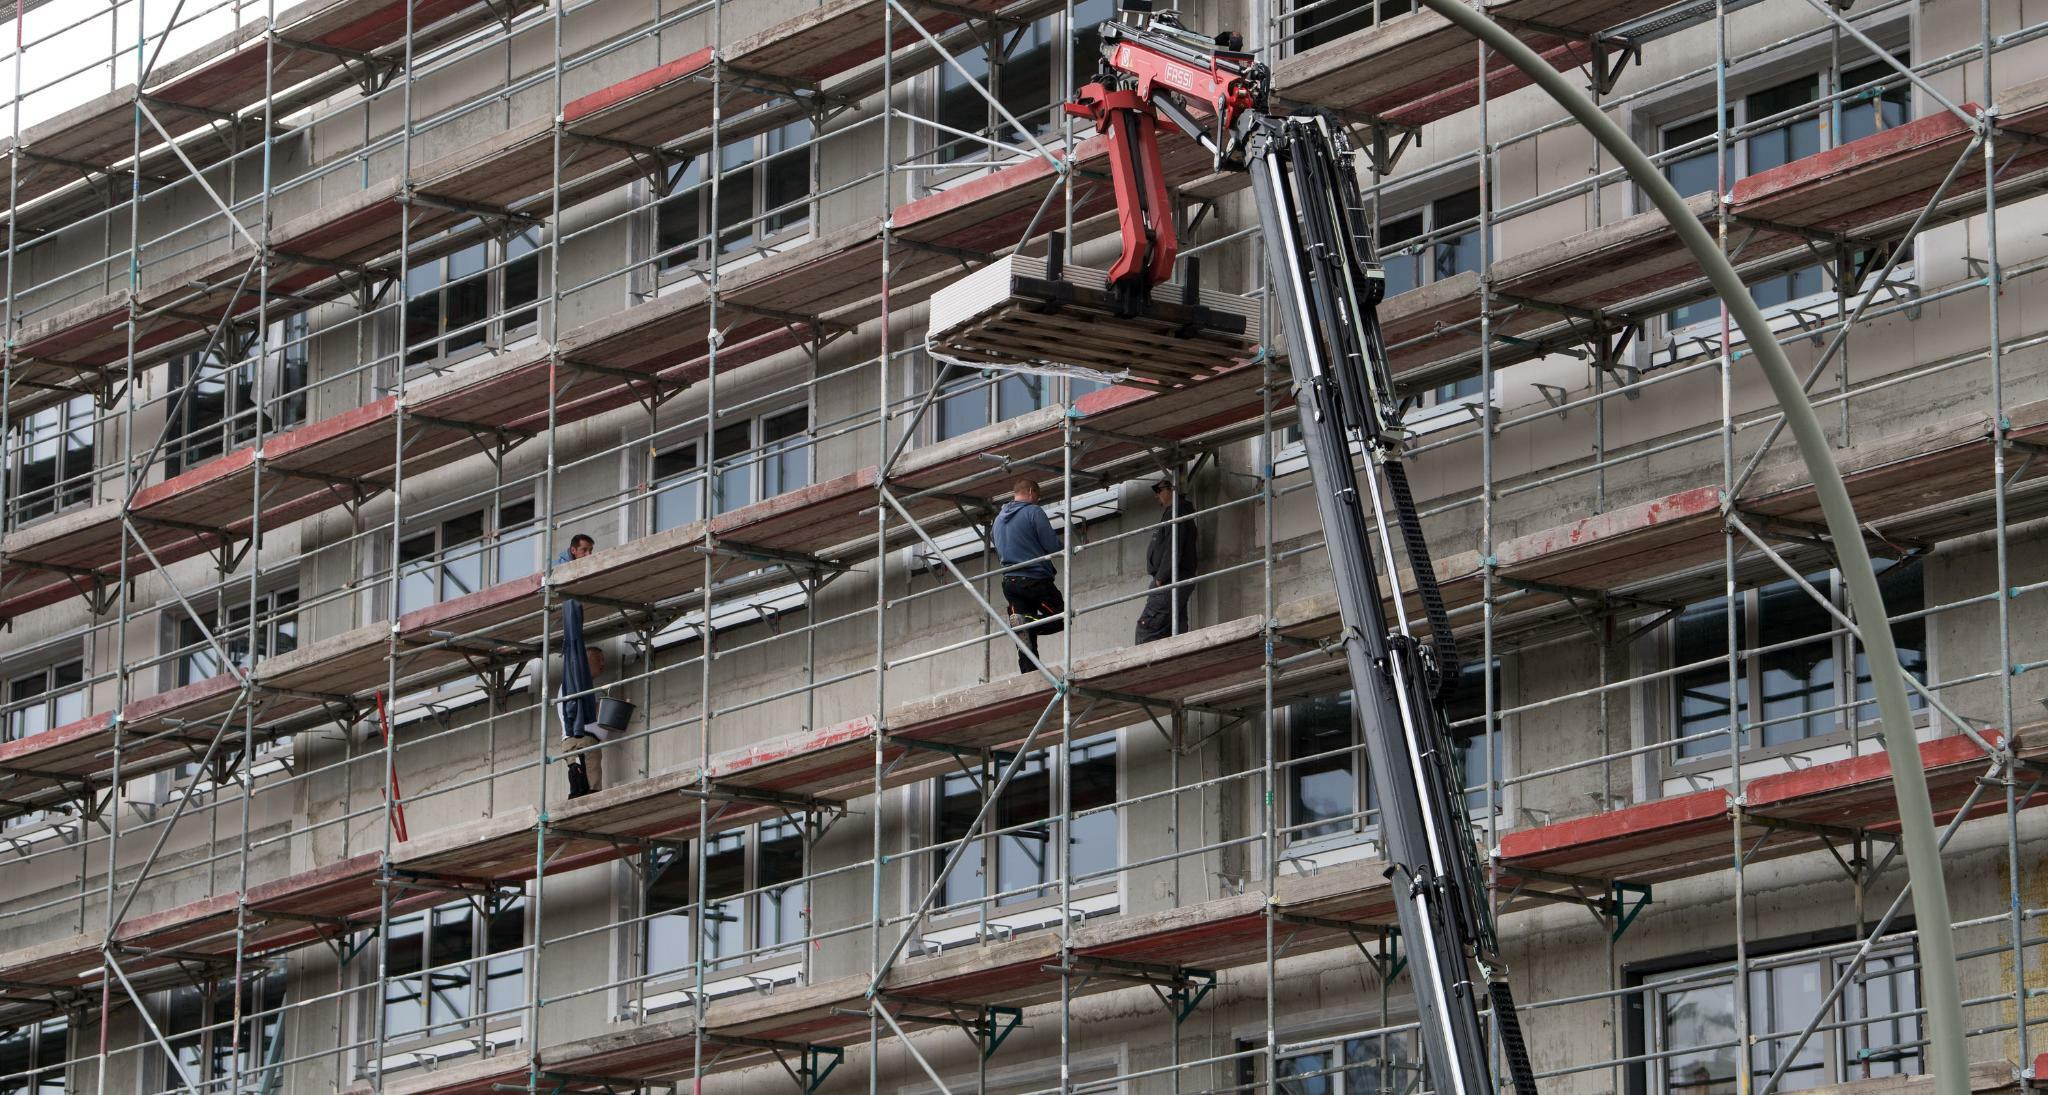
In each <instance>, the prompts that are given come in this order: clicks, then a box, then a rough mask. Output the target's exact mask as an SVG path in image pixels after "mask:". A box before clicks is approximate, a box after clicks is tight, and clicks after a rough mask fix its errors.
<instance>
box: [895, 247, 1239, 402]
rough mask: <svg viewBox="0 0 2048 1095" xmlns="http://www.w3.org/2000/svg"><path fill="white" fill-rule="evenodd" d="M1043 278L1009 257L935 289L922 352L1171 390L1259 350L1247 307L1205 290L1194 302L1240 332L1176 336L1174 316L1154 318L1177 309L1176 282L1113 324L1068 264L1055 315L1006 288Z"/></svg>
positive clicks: (1027, 263)
mask: <svg viewBox="0 0 2048 1095" xmlns="http://www.w3.org/2000/svg"><path fill="white" fill-rule="evenodd" d="M1044 277H1045V260H1044V259H1042V258H1035V257H1032V256H1028V255H1009V256H1005V257H1004V258H1000V259H997V260H996V261H994V262H991V263H989V264H988V265H987V266H984V267H982V268H981V269H979V270H976V271H974V272H973V273H971V274H969V275H967V276H966V277H963V278H961V279H960V280H959V281H956V282H954V283H953V284H951V285H948V286H947V287H945V288H944V289H941V290H939V291H938V292H937V293H936V294H934V295H933V296H932V299H931V323H930V327H929V334H928V338H929V342H930V345H931V348H932V349H933V350H934V351H935V352H937V353H938V354H941V355H943V356H945V357H949V358H954V359H957V360H960V361H967V362H974V363H976V364H984V365H989V366H992V367H996V368H1002V367H1021V368H1029V369H1042V370H1048V371H1054V372H1057V371H1060V370H1061V369H1084V370H1089V371H1093V372H1098V373H1111V374H1124V373H1128V374H1129V375H1130V376H1131V377H1134V378H1137V379H1141V380H1150V381H1154V382H1157V383H1162V384H1180V383H1185V382H1187V381H1191V380H1198V379H1200V378H1201V377H1203V376H1205V375H1207V374H1209V373H1212V372H1214V371H1216V370H1218V369H1222V368H1226V367H1228V366H1230V365H1234V364H1236V363H1238V362H1241V361H1244V360H1245V359H1247V358H1249V357H1250V356H1252V354H1253V353H1254V352H1255V351H1256V350H1257V349H1258V346H1259V309H1258V303H1257V302H1256V301H1252V300H1246V299H1244V298H1242V297H1235V296H1231V295H1230V294H1228V293H1217V292H1211V291H1208V290H1204V291H1203V292H1202V294H1201V303H1202V305H1203V306H1204V307H1206V308H1209V309H1210V310H1212V311H1214V312H1218V313H1222V314H1225V315H1231V316H1238V317H1241V318H1242V319H1243V320H1244V333H1242V334H1233V333H1226V332H1223V331H1217V330H1214V329H1199V330H1197V331H1195V332H1194V333H1192V334H1188V335H1183V334H1181V333H1180V328H1181V324H1180V323H1179V321H1178V317H1177V316H1176V317H1174V318H1168V317H1167V316H1165V315H1162V314H1159V313H1162V312H1169V311H1170V312H1176V313H1177V312H1178V311H1179V309H1177V308H1172V307H1170V306H1171V305H1175V304H1178V303H1179V302H1180V299H1181V287H1180V286H1179V285H1176V284H1173V283H1171V282H1169V283H1167V284H1165V285H1161V286H1159V287H1157V288H1156V289H1154V290H1153V293H1152V298H1153V300H1154V301H1155V302H1159V303H1160V304H1161V305H1164V306H1165V307H1155V308H1153V309H1152V310H1151V311H1150V312H1148V314H1146V315H1140V316H1133V317H1129V318H1122V317H1119V316H1117V315H1115V314H1114V313H1113V312H1111V311H1110V310H1109V307H1108V302H1107V300H1106V299H1105V298H1104V296H1103V294H1102V292H1101V290H1102V283H1103V275H1102V272H1101V271H1099V270H1083V269H1076V268H1074V267H1071V266H1069V267H1067V268H1066V270H1065V272H1064V274H1063V277H1064V280H1065V281H1066V282H1068V283H1069V284H1071V285H1072V286H1073V287H1074V288H1075V289H1076V292H1075V294H1074V299H1072V300H1070V301H1067V302H1065V303H1064V304H1062V305H1061V306H1060V307H1059V308H1057V309H1056V310H1051V311H1048V310H1047V309H1046V305H1045V302H1044V301H1043V300H1041V299H1039V298H1037V297H1034V296H1030V295H1025V294H1020V293H1018V292H1016V291H1015V290H1016V288H1017V279H1040V280H1042V279H1044Z"/></svg>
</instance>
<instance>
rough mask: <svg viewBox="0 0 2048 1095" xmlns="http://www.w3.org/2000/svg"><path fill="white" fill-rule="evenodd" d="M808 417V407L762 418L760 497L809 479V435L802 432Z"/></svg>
mask: <svg viewBox="0 0 2048 1095" xmlns="http://www.w3.org/2000/svg"><path fill="white" fill-rule="evenodd" d="M810 421H811V412H810V409H809V408H807V407H799V408H797V409H795V410H790V411H783V412H782V413H781V414H773V415H769V416H768V417H766V418H763V419H762V420H761V443H762V445H764V446H765V447H766V451H765V452H764V453H763V454H762V456H761V497H763V498H772V497H774V496H775V495H778V494H782V493H784V492H786V491H792V490H795V489H797V488H798V487H801V486H806V485H808V484H809V483H810V481H811V474H810V473H811V448H810V439H809V438H808V437H806V436H805V434H804V430H805V427H807V426H808V425H809V424H810Z"/></svg>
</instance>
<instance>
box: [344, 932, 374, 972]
mask: <svg viewBox="0 0 2048 1095" xmlns="http://www.w3.org/2000/svg"><path fill="white" fill-rule="evenodd" d="M378 931H379V929H377V928H370V929H368V930H367V931H365V932H363V933H362V935H361V937H360V938H358V939H356V940H355V941H354V942H352V943H350V944H348V945H347V946H346V947H343V948H342V950H341V964H342V965H344V966H346V965H348V964H349V963H350V962H353V961H355V960H356V955H359V954H361V953H363V951H365V950H367V949H369V946H370V940H372V939H375V938H377V932H378Z"/></svg>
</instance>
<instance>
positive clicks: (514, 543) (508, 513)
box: [494, 500, 540, 582]
mask: <svg viewBox="0 0 2048 1095" xmlns="http://www.w3.org/2000/svg"><path fill="white" fill-rule="evenodd" d="M539 544H540V534H539V530H538V529H537V528H536V527H535V525H534V520H533V502H532V501H530V500H529V501H525V502H513V503H511V504H510V505H505V506H500V507H498V551H497V563H498V573H497V574H496V575H494V579H495V580H496V581H500V582H503V581H508V580H510V579H513V578H523V577H525V576H526V575H528V574H532V573H533V572H534V571H535V570H536V569H538V567H539V564H540V560H539V558H537V556H538V555H539V551H538V550H537V549H538V546H539Z"/></svg>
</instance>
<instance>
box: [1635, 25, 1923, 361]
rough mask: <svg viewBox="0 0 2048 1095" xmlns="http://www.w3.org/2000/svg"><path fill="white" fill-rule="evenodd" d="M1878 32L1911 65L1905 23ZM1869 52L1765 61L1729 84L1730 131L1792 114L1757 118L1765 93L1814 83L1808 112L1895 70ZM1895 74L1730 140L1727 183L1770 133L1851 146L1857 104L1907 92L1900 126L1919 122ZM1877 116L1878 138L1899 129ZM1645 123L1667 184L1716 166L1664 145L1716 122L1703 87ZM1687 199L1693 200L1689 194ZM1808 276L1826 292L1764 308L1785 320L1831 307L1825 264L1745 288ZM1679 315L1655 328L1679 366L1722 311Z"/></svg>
mask: <svg viewBox="0 0 2048 1095" xmlns="http://www.w3.org/2000/svg"><path fill="white" fill-rule="evenodd" d="M1872 34H1873V38H1874V40H1875V41H1876V42H1877V43H1878V44H1879V45H1881V46H1883V47H1884V48H1885V50H1886V51H1887V52H1888V53H1889V54H1890V55H1891V56H1893V57H1895V58H1898V59H1900V60H1901V61H1903V62H1905V63H1907V64H1910V63H1911V55H1912V45H1911V42H1910V41H1909V38H1910V32H1909V28H1908V27H1907V25H1906V21H1905V20H1904V19H1900V20H1898V21H1897V22H1893V23H1890V24H1889V25H1886V26H1883V27H1881V28H1875V29H1873V31H1872ZM1866 52H1867V51H1863V50H1858V51H1857V53H1858V55H1857V56H1855V57H1853V58H1845V59H1843V62H1842V63H1841V64H1840V65H1839V66H1836V65H1835V64H1833V63H1832V62H1831V61H1830V59H1829V58H1828V56H1827V54H1826V53H1825V52H1824V51H1818V52H1817V51H1813V50H1804V51H1800V52H1799V53H1796V54H1793V55H1790V56H1785V57H1780V58H1776V59H1772V60H1769V61H1766V62H1764V63H1762V64H1759V65H1757V66H1755V67H1753V68H1751V69H1749V70H1748V71H1745V72H1742V73H1739V74H1737V75H1735V76H1734V77H1732V78H1731V81H1730V83H1731V87H1730V91H1729V96H1728V104H1727V109H1728V113H1729V115H1730V117H1729V120H1728V122H1727V126H1728V128H1729V129H1731V130H1739V129H1741V128H1742V127H1744V126H1747V125H1750V124H1751V123H1752V122H1753V121H1756V120H1759V119H1761V118H1766V117H1773V116H1775V115H1776V114H1780V113H1785V112H1786V111H1784V110H1780V111H1774V112H1771V113H1767V114H1760V115H1757V116H1756V118H1752V117H1751V110H1752V105H1751V104H1752V102H1753V100H1755V99H1756V98H1757V97H1758V96H1760V95H1766V94H1769V93H1771V92H1774V91H1778V90H1780V89H1783V88H1785V87H1788V86H1790V85H1792V84H1794V83H1797V82H1798V81H1800V80H1803V79H1808V78H1811V79H1813V80H1814V81H1815V94H1814V97H1813V98H1812V99H1810V100H1808V101H1807V102H1806V103H1804V104H1801V108H1805V107H1811V106H1814V105H1817V104H1822V103H1829V102H1830V97H1831V96H1833V95H1835V94H1836V93H1837V92H1838V91H1840V90H1841V89H1843V88H1849V87H1857V86H1860V84H1861V83H1866V82H1871V81H1869V80H1858V81H1857V82H1853V83H1852V82H1849V80H1848V79H1847V77H1849V76H1851V75H1853V74H1856V73H1860V72H1862V71H1864V70H1874V69H1877V68H1880V67H1881V68H1883V69H1886V70H1890V66H1889V65H1887V64H1886V63H1885V61H1884V59H1883V58H1881V57H1878V56H1876V55H1864V54H1865V53H1866ZM1890 71H1891V75H1890V76H1889V79H1890V80H1891V81H1893V84H1892V86H1889V87H1885V88H1884V89H1882V90H1881V91H1878V92H1876V93H1875V94H1869V95H1868V97H1867V98H1865V99H1863V100H1861V101H1860V102H1857V103H1843V102H1840V101H1833V102H1832V103H1830V105H1829V106H1828V107H1827V108H1826V109H1823V110H1821V111H1819V112H1818V113H1815V114H1811V115H1806V116H1802V117H1800V118H1799V119H1798V120H1796V121H1790V122H1787V123H1785V124H1784V125H1781V126H1778V127H1775V128H1772V129H1767V130H1762V131H1759V132H1756V133H1749V134H1746V135H1744V136H1741V137H1735V138H1731V139H1730V140H1729V142H1728V148H1727V155H1728V161H1729V162H1728V179H1729V185H1730V186H1731V187H1732V186H1733V185H1734V183H1735V182H1737V181H1740V180H1741V179H1743V178H1746V177H1747V176H1748V175H1750V174H1752V173H1753V172H1751V171H1750V170H1749V161H1750V155H1751V146H1752V144H1753V142H1755V141H1757V140H1759V139H1761V138H1766V137H1769V136H1772V135H1777V134H1782V133H1785V132H1787V130H1788V128H1789V127H1790V126H1792V125H1798V124H1806V123H1811V124H1813V125H1814V127H1815V133H1816V137H1815V139H1816V143H1817V146H1818V147H1817V148H1816V152H1826V151H1828V150H1829V149H1832V148H1838V147H1840V146H1841V145H1843V144H1845V143H1847V142H1848V141H1849V140H1855V139H1857V138H1844V137H1843V135H1842V134H1843V130H1844V129H1845V128H1846V123H1845V121H1844V115H1845V114H1846V113H1847V112H1848V111H1849V110H1853V109H1855V108H1856V107H1857V106H1861V105H1867V104H1869V103H1872V102H1877V103H1882V102H1884V101H1886V99H1887V97H1888V96H1891V95H1893V94H1898V93H1903V94H1904V95H1905V96H1906V101H1905V104H1904V117H1903V119H1902V120H1901V121H1900V122H1899V123H1897V124H1900V125H1903V124H1906V123H1909V122H1911V121H1912V120H1913V119H1914V117H1915V116H1916V115H1915V114H1914V105H1915V104H1914V102H1913V94H1912V86H1911V84H1910V83H1909V82H1906V81H1905V78H1904V77H1902V76H1899V75H1897V73H1896V70H1890ZM1787 109H1796V108H1787ZM1873 115H1874V117H1873V121H1874V123H1875V125H1874V129H1873V132H1883V131H1885V130H1887V129H1890V128H1893V126H1891V125H1887V124H1885V119H1884V110H1883V109H1882V107H1878V108H1877V109H1875V110H1874V111H1873ZM1641 117H1642V118H1643V123H1642V127H1641V129H1640V131H1639V132H1640V134H1641V136H1642V138H1643V140H1644V143H1645V147H1649V148H1653V149H1655V150H1656V151H1655V153H1654V155H1655V157H1656V158H1657V161H1658V166H1659V169H1660V170H1661V171H1662V172H1663V174H1664V176H1665V177H1666V178H1667V179H1669V178H1670V177H1671V169H1672V167H1673V166H1674V165H1675V164H1677V163H1682V162H1690V161H1693V160H1697V159H1701V158H1705V159H1706V160H1707V161H1709V164H1710V165H1711V161H1712V159H1713V149H1712V148H1711V147H1708V148H1705V149H1702V150H1700V151H1697V152H1694V153H1692V154H1691V155H1688V156H1685V157H1680V158H1678V159H1675V160H1666V158H1665V157H1666V154H1667V152H1668V151H1669V149H1667V148H1666V146H1665V141H1666V137H1667V135H1668V134H1669V133H1670V132H1671V131H1672V130H1675V129H1679V128H1681V127H1684V126H1689V125H1695V124H1698V123H1701V122H1708V123H1711V122H1712V121H1713V119H1714V104H1713V102H1712V98H1711V91H1710V90H1707V91H1702V90H1700V89H1698V88H1694V89H1690V90H1688V91H1686V92H1682V93H1680V94H1678V95H1676V96H1673V97H1672V98H1671V99H1669V100H1667V101H1666V102H1665V103H1664V104H1661V105H1660V104H1652V105H1650V106H1648V107H1647V108H1646V109H1645V110H1644V112H1643V113H1642V115H1641ZM1707 132H1708V133H1709V134H1711V133H1712V132H1713V131H1712V130H1711V129H1709V130H1708V131H1707ZM1693 139H1698V138H1693ZM1684 143H1686V142H1683V141H1681V142H1679V143H1678V144H1677V145H1674V146H1672V147H1682V146H1683V144H1684ZM1760 170H1761V169H1760ZM1697 192H1698V191H1696V192H1695V193H1697ZM1685 196H1687V197H1690V196H1691V195H1685ZM1633 201H1634V203H1635V205H1636V207H1637V209H1638V211H1645V210H1647V209H1648V208H1649V202H1648V200H1647V199H1646V198H1645V197H1643V195H1642V193H1641V190H1640V188H1634V197H1633ZM1808 270H1819V271H1820V279H1821V288H1820V289H1819V290H1818V291H1816V292H1812V293H1808V294H1805V295H1802V296H1797V297H1790V298H1788V299H1786V300H1784V301H1782V302H1780V303H1777V304H1772V305H1768V306H1764V307H1763V313H1764V315H1765V317H1766V318H1768V319H1774V320H1775V319H1777V318H1779V317H1782V316H1787V315H1790V314H1792V313H1796V312H1799V311H1808V310H1811V309H1813V308H1815V307H1818V306H1820V305H1822V304H1824V303H1827V302H1831V301H1832V300H1833V299H1834V297H1835V295H1836V287H1835V286H1834V285H1833V284H1832V278H1831V276H1830V275H1829V274H1828V273H1827V271H1826V266H1825V264H1821V265H1817V266H1813V267H1801V268H1799V269H1797V270H1792V271H1787V272H1785V273H1782V274H1773V275H1771V277H1770V278H1767V279H1764V280H1763V281H1758V282H1754V283H1748V282H1746V284H1750V285H1751V286H1752V289H1754V288H1755V287H1756V286H1759V285H1764V284H1767V283H1768V282H1770V281H1773V280H1778V279H1786V278H1795V277H1797V276H1799V275H1801V274H1803V273H1805V272H1807V271H1808ZM1912 280H1913V268H1912V263H1911V261H1910V259H1907V260H1902V261H1901V263H1900V265H1899V266H1898V268H1897V269H1895V270H1894V271H1893V281H1892V284H1911V283H1912ZM1876 288H1878V287H1876V286H1865V287H1864V288H1863V289H1862V290H1861V292H1863V293H1868V292H1872V291H1874V290H1875V289H1876ZM1850 300H1851V303H1852V304H1853V302H1854V300H1855V296H1854V295H1852V296H1851V298H1850ZM1695 306H1697V305H1695ZM1678 314H1679V310H1678V309H1672V310H1669V311H1666V312H1665V313H1663V314H1662V315H1660V316H1659V317H1657V324H1658V325H1659V329H1661V330H1662V332H1663V335H1664V346H1663V347H1661V348H1658V349H1657V350H1656V351H1655V352H1656V353H1657V354H1658V355H1660V356H1662V357H1665V358H1667V359H1668V361H1667V362H1665V363H1670V362H1675V361H1677V360H1679V359H1680V358H1682V357H1683V356H1686V354H1685V353H1684V352H1682V348H1683V347H1684V346H1685V345H1687V344H1688V343H1690V342H1693V341H1696V340H1698V339H1700V338H1702V337H1704V336H1706V335H1708V334H1712V335H1713V336H1718V333H1719V331H1718V324H1719V319H1718V311H1717V312H1716V315H1715V316H1704V317H1702V318H1700V319H1695V320H1692V321H1689V322H1686V323H1678V322H1675V320H1676V318H1677V316H1678ZM1732 334H1734V336H1735V337H1737V338H1739V337H1741V336H1740V333H1739V332H1732Z"/></svg>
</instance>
